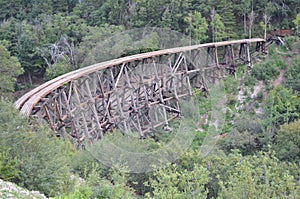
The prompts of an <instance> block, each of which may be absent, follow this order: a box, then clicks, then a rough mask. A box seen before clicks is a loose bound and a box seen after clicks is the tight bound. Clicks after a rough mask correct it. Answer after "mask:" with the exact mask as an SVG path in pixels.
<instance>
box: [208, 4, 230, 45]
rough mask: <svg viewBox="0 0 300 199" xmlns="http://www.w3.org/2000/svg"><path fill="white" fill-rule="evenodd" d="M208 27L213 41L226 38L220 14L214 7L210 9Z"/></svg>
mask: <svg viewBox="0 0 300 199" xmlns="http://www.w3.org/2000/svg"><path fill="white" fill-rule="evenodd" d="M210 28H211V32H212V40H213V42H216V41H222V40H223V39H224V38H226V33H225V26H224V23H223V22H222V20H221V16H220V15H219V14H218V13H216V11H215V9H212V11H211V22H210Z"/></svg>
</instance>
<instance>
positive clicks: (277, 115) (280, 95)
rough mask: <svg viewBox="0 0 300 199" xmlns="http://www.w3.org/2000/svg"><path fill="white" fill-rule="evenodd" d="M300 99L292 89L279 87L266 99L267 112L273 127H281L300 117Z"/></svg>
mask: <svg viewBox="0 0 300 199" xmlns="http://www.w3.org/2000/svg"><path fill="white" fill-rule="evenodd" d="M299 105H300V99H299V97H298V95H297V94H296V93H295V92H294V91H293V90H292V89H286V88H284V87H283V86H281V85H279V86H277V87H275V88H274V89H273V90H272V91H271V92H270V94H269V96H268V97H267V99H266V105H265V111H266V116H267V118H268V119H269V120H270V122H271V125H272V126H273V125H275V126H280V125H282V124H284V123H290V122H293V121H295V120H296V119H298V118H299V117H300V115H299V111H300V106H299Z"/></svg>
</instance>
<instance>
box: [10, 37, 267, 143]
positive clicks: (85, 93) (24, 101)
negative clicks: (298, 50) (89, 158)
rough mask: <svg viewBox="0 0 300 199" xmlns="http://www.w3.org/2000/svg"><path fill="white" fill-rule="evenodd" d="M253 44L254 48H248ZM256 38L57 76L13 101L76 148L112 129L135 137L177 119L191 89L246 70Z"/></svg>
mask: <svg viewBox="0 0 300 199" xmlns="http://www.w3.org/2000/svg"><path fill="white" fill-rule="evenodd" d="M252 43H253V44H255V45H254V47H252V46H251V44H252ZM252 51H255V52H259V53H265V51H266V49H265V40H264V39H260V38H253V39H243V40H233V41H223V42H215V43H206V44H200V45H193V46H185V47H178V48H172V49H164V50H158V51H154V52H148V53H142V54H137V55H132V56H128V57H122V58H119V59H114V60H110V61H106V62H102V63H98V64H94V65H91V66H88V67H85V68H81V69H79V70H76V71H72V72H70V73H67V74H64V75H62V76H59V77H57V78H55V79H53V80H51V81H48V82H46V83H44V84H42V85H40V86H39V87H37V88H35V89H33V90H32V91H30V92H28V93H26V94H25V95H24V96H22V97H21V98H20V99H18V100H17V101H16V102H15V106H16V107H17V108H18V109H20V111H21V113H23V114H25V115H27V116H31V117H38V118H42V119H45V120H46V121H47V122H48V123H49V125H50V127H51V128H52V129H53V130H54V131H56V132H57V134H58V135H59V136H68V137H71V138H72V139H74V140H75V141H76V142H77V143H78V144H81V143H83V142H84V141H87V140H94V139H101V138H102V137H103V135H104V134H105V133H106V132H107V131H110V130H112V129H115V128H118V129H120V130H121V131H122V132H124V133H126V132H138V133H139V135H140V136H141V137H144V136H146V134H147V133H148V132H150V131H155V129H156V128H157V127H158V126H164V127H165V129H166V130H170V129H171V128H170V127H169V121H170V120H172V119H173V118H174V117H177V116H180V112H181V111H180V106H179V103H178V100H179V99H180V98H185V97H188V96H192V94H193V89H194V88H199V89H201V90H202V91H204V92H206V91H207V90H208V88H207V83H208V82H214V81H216V80H218V79H221V78H222V77H224V76H226V75H227V74H233V75H235V71H236V67H237V66H238V63H243V64H247V65H248V66H249V67H251V66H252V55H251V54H252Z"/></svg>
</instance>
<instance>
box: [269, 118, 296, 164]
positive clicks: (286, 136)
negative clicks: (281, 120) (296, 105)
mask: <svg viewBox="0 0 300 199" xmlns="http://www.w3.org/2000/svg"><path fill="white" fill-rule="evenodd" d="M273 149H274V150H275V151H276V156H277V157H278V158H279V159H280V160H285V161H289V162H297V163H299V162H300V120H296V121H295V122H292V123H289V124H284V125H283V126H281V128H280V131H279V132H278V135H277V137H276V141H275V144H274V146H273Z"/></svg>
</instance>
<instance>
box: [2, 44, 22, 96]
mask: <svg viewBox="0 0 300 199" xmlns="http://www.w3.org/2000/svg"><path fill="white" fill-rule="evenodd" d="M3 43H4V42H3V41H2V42H0V73H1V76H0V95H5V94H6V93H8V92H13V91H14V89H15V84H16V82H17V77H18V76H19V75H21V74H22V73H23V69H22V67H21V64H20V62H19V60H18V58H16V57H14V56H11V55H10V52H9V51H8V50H7V49H6V47H5V46H4V45H3Z"/></svg>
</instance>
